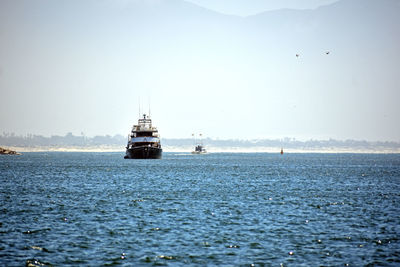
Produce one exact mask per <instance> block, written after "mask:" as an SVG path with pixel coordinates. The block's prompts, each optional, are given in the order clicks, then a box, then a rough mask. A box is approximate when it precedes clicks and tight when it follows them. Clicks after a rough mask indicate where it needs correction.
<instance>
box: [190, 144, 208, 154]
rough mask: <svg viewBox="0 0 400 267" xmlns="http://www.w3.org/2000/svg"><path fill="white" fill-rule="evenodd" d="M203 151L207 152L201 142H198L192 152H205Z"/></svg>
mask: <svg viewBox="0 0 400 267" xmlns="http://www.w3.org/2000/svg"><path fill="white" fill-rule="evenodd" d="M205 153H207V150H206V149H205V148H204V147H203V145H201V144H198V145H197V146H196V147H195V148H194V151H192V154H205Z"/></svg>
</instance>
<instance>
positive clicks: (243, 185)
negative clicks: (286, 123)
mask: <svg viewBox="0 0 400 267" xmlns="http://www.w3.org/2000/svg"><path fill="white" fill-rule="evenodd" d="M123 156H124V155H123V153H67V152H64V153H56V152H52V153H24V154H23V155H21V156H1V157H0V180H1V182H0V203H1V210H0V265H1V266H24V265H29V264H31V266H35V265H37V266H42V265H41V264H43V265H56V266H104V265H105V266H107V265H125V266H153V265H160V266H281V265H283V266H321V265H323V266H343V265H349V266H365V265H371V266H399V265H400V155H399V154H388V155H385V154H284V155H279V154H268V153H254V154H251V153H247V154H240V153H234V154H230V153H215V154H212V153H211V154H206V155H191V154H182V153H164V154H163V159H161V160H124V159H123Z"/></svg>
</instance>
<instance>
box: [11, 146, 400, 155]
mask: <svg viewBox="0 0 400 267" xmlns="http://www.w3.org/2000/svg"><path fill="white" fill-rule="evenodd" d="M8 149H10V150H13V151H17V152H23V153H25V152H120V153H125V148H124V147H119V146H93V147H77V146H66V147H61V146H60V147H54V146H50V147H46V146H35V147H18V146H9V147H8ZM280 149H281V148H280V147H207V151H208V152H209V153H280ZM192 150H193V148H192V147H176V146H164V147H163V151H164V152H175V153H191V151H192ZM285 153H326V154H328V153H329V154H335V153H356V154H399V153H400V149H382V150H379V149H354V148H342V147H341V148H335V147H327V148H315V149H313V148H295V149H294V148H293V149H286V150H285V149H284V154H285Z"/></svg>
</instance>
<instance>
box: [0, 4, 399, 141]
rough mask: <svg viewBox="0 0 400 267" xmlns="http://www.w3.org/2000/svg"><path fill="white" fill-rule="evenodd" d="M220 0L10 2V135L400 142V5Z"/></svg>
mask: <svg viewBox="0 0 400 267" xmlns="http://www.w3.org/2000/svg"><path fill="white" fill-rule="evenodd" d="M222 2H223V1H219V2H218V3H222ZM238 2H239V1H235V2H234V3H236V4H237V3H238ZM210 3H211V2H210V1H200V0H197V1H194V0H193V1H191V2H189V1H182V0H164V1H163V0H159V1H144V0H143V1H141V0H132V1H128V0H126V1H107V0H104V1H94V0H93V1H91V0H88V1H74V0H73V1H50V0H36V1H27V0H22V1H14V0H13V1H10V0H3V1H1V2H0V40H1V42H0V99H1V102H2V103H1V105H0V132H1V133H15V134H17V135H26V134H37V135H44V136H51V135H61V136H64V135H66V134H67V133H69V132H71V133H72V134H74V135H79V136H89V137H93V136H97V135H115V134H120V135H123V136H126V134H127V133H128V132H129V130H130V127H131V126H132V124H134V123H136V122H137V119H138V116H139V109H141V112H147V111H148V109H149V107H150V109H151V115H152V118H153V123H154V124H155V125H156V126H157V127H158V128H159V131H160V134H161V137H162V138H190V137H191V134H192V133H203V134H204V136H206V137H210V138H214V139H216V138H220V139H236V138H238V139H257V138H272V139H279V138H284V137H290V138H297V139H300V140H309V139H324V140H328V139H329V138H334V139H339V140H346V139H355V140H367V141H395V142H399V141H400V138H399V137H400V124H399V123H398V115H399V114H400V106H399V105H398V103H397V102H398V99H400V93H399V92H400V91H399V87H400V79H399V77H400V73H399V72H400V68H398V62H400V53H399V50H398V44H399V43H400V16H398V14H400V1H398V0H342V1H320V2H319V3H320V4H318V1H314V2H312V1H309V2H308V3H309V4H308V6H307V5H306V6H303V7H301V6H291V7H293V8H299V9H277V10H270V9H274V8H279V7H290V6H285V5H282V6H272V8H267V7H266V6H259V12H257V11H256V10H254V9H252V8H247V9H243V10H245V11H244V12H245V14H239V13H236V14H235V12H236V11H235V9H233V8H232V9H229V8H227V9H226V11H224V10H221V8H218V6H215V5H214V6H213V5H212V4H210ZM225 3H228V2H225ZM242 3H243V2H242ZM321 3H322V4H324V5H321ZM236 4H235V5H236ZM202 5H203V6H202ZM232 5H233V4H232ZM232 5H230V7H232ZM242 5H243V4H242ZM221 6H223V5H220V7H221ZM228 6H229V5H228ZM247 6H251V5H250V4H247ZM236 7H237V5H236ZM213 8H214V9H215V10H212V9H213ZM300 8H302V9H300ZM236 10H237V9H236ZM264 10H267V11H264ZM227 14H235V15H227ZM249 14H254V15H249ZM327 52H329V53H327ZM296 54H297V55H298V56H296Z"/></svg>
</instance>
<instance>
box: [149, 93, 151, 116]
mask: <svg viewBox="0 0 400 267" xmlns="http://www.w3.org/2000/svg"><path fill="white" fill-rule="evenodd" d="M150 106H151V105H150V97H149V117H151V116H150V115H151V112H150Z"/></svg>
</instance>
